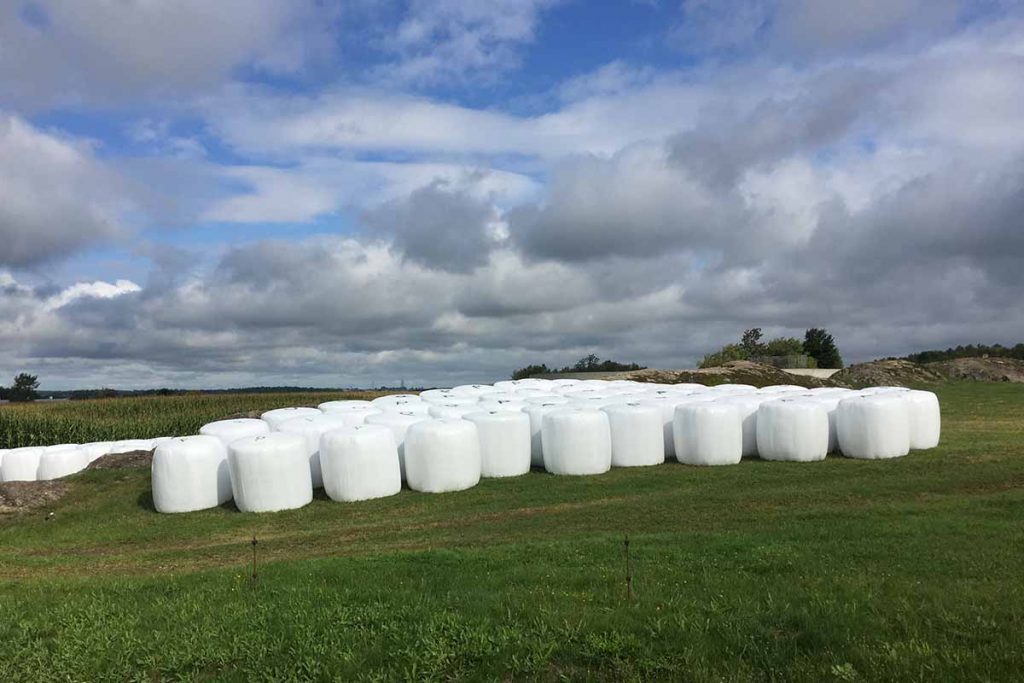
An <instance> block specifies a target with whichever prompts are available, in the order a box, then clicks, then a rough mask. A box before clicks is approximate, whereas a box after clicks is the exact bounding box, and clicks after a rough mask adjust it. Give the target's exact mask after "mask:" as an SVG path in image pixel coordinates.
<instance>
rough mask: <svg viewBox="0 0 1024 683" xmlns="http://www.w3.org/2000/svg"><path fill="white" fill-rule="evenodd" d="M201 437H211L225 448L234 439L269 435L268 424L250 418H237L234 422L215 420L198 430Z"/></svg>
mask: <svg viewBox="0 0 1024 683" xmlns="http://www.w3.org/2000/svg"><path fill="white" fill-rule="evenodd" d="M199 433H200V434H201V435H203V436H213V437H216V438H218V439H220V440H221V443H223V444H224V445H225V446H230V445H231V442H232V441H234V440H235V439H244V438H245V437H247V436H260V435H261V434H269V433H270V424H269V423H267V422H266V421H264V420H254V419H250V418H244V417H242V418H238V419H236V420H217V421H216V422H207V423H206V424H204V425H203V426H202V427H200V428H199Z"/></svg>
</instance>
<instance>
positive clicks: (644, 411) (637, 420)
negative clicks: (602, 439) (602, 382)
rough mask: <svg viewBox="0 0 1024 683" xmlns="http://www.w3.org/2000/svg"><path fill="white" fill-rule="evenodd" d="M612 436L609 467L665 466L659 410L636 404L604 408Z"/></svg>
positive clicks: (662, 428)
mask: <svg viewBox="0 0 1024 683" xmlns="http://www.w3.org/2000/svg"><path fill="white" fill-rule="evenodd" d="M603 410H604V412H605V414H606V415H608V428H609V430H610V432H611V444H612V467H646V466H648V465H660V464H662V463H663V462H665V432H664V429H665V426H664V424H663V422H662V418H661V409H660V408H658V407H656V406H652V405H647V404H641V403H638V402H636V401H633V402H630V403H616V404H613V405H608V406H605V407H604V408H603Z"/></svg>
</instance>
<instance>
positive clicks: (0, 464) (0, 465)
mask: <svg viewBox="0 0 1024 683" xmlns="http://www.w3.org/2000/svg"><path fill="white" fill-rule="evenodd" d="M8 450H10V449H8V448H0V482H2V481H3V480H4V453H6V452H7V451H8Z"/></svg>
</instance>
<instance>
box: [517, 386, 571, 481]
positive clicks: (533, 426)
mask: <svg viewBox="0 0 1024 683" xmlns="http://www.w3.org/2000/svg"><path fill="white" fill-rule="evenodd" d="M565 408H566V403H565V402H556V403H529V404H527V406H526V408H524V409H523V413H524V414H525V415H526V416H527V417H529V418H530V466H531V467H544V441H543V439H542V438H541V429H542V428H543V426H544V416H545V415H547V414H548V413H550V412H552V411H555V410H564V409H565Z"/></svg>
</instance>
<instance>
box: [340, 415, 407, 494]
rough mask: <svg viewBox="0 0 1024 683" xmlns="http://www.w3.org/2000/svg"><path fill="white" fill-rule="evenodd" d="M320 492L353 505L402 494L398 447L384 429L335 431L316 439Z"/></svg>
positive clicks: (359, 426)
mask: <svg viewBox="0 0 1024 683" xmlns="http://www.w3.org/2000/svg"><path fill="white" fill-rule="evenodd" d="M320 465H321V467H322V468H323V478H324V492H326V493H327V495H328V496H329V497H330V498H331V499H332V500H340V501H344V502H354V501H357V500H369V499H371V498H383V497H385V496H393V495H395V494H396V493H398V492H399V491H401V490H402V472H401V468H400V467H399V465H398V446H397V445H396V444H395V437H394V434H392V433H391V430H390V429H389V428H388V427H385V426H384V425H367V424H363V425H356V426H354V427H345V428H342V429H335V430H332V431H330V432H327V433H326V434H324V435H323V436H322V437H321V439H320Z"/></svg>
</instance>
